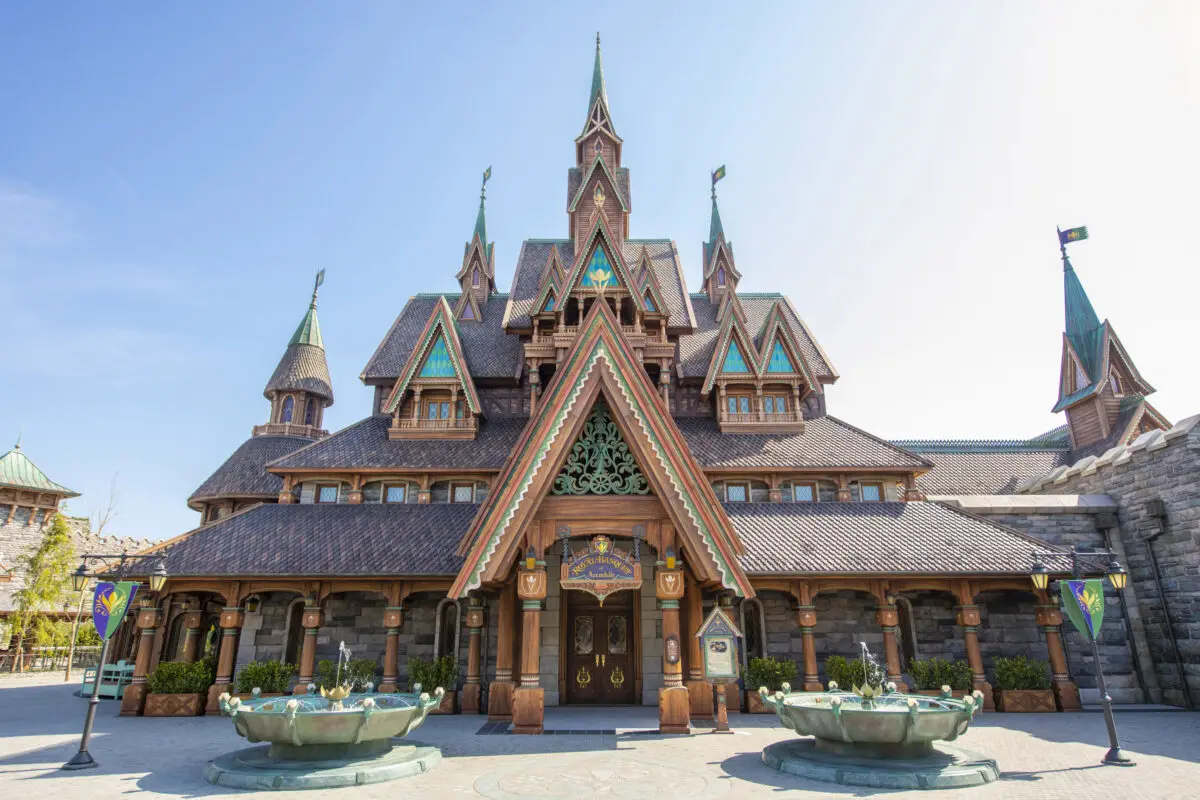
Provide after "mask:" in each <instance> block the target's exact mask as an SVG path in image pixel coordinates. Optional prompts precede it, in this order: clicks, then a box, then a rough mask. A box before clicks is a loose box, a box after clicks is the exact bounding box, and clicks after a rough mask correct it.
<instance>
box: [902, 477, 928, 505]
mask: <svg viewBox="0 0 1200 800" xmlns="http://www.w3.org/2000/svg"><path fill="white" fill-rule="evenodd" d="M904 499H905V500H908V501H912V500H924V499H925V493H924V492H922V491H921V490H920V489H918V488H917V476H916V475H911V474H910V475H905V476H904Z"/></svg>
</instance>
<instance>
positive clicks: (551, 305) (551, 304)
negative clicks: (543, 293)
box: [542, 294, 554, 311]
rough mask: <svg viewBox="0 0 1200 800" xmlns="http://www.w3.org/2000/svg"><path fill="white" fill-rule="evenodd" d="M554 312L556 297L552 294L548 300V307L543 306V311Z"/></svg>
mask: <svg viewBox="0 0 1200 800" xmlns="http://www.w3.org/2000/svg"><path fill="white" fill-rule="evenodd" d="M553 310H554V295H553V294H551V295H550V296H549V297H547V298H546V305H544V306H542V311H553Z"/></svg>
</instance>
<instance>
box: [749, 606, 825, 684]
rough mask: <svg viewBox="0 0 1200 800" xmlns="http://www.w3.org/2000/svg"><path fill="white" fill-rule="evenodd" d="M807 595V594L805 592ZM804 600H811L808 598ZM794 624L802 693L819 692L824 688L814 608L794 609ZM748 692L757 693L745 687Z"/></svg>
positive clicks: (801, 607)
mask: <svg viewBox="0 0 1200 800" xmlns="http://www.w3.org/2000/svg"><path fill="white" fill-rule="evenodd" d="M805 594H806V595H807V592H805ZM805 599H808V600H811V598H810V597H806V598H805ZM796 624H797V625H799V626H800V644H801V645H802V647H803V649H804V691H806V692H820V691H824V689H825V687H824V686H822V685H821V676H820V674H819V673H818V672H817V644H816V640H815V638H814V637H813V628H814V627H815V626H816V624H817V610H816V607H815V606H813V605H811V604H807V605H804V604H802V605H800V606H797V608H796ZM746 689H747V690H748V691H757V690H758V687H757V686H753V687H752V686H747V687H746Z"/></svg>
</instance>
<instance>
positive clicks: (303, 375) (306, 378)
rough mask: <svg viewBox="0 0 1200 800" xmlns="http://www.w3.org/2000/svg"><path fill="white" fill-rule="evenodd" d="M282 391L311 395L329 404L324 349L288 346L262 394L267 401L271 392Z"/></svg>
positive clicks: (330, 385) (330, 390)
mask: <svg viewBox="0 0 1200 800" xmlns="http://www.w3.org/2000/svg"><path fill="white" fill-rule="evenodd" d="M284 391H304V392H312V393H313V394H315V395H317V396H319V397H324V398H325V399H326V400H328V401H329V402H330V403H331V404H332V403H333V381H332V380H330V378H329V364H328V363H326V361H325V350H324V348H321V347H317V346H316V345H311V344H289V345H288V348H287V350H286V351H284V353H283V358H281V359H279V364H278V366H276V367H275V372H273V373H272V374H271V379H270V380H269V381H267V386H266V388H265V389H263V394H264V395H265V396H266V397H267V398H268V399H270V397H271V394H272V393H273V392H284Z"/></svg>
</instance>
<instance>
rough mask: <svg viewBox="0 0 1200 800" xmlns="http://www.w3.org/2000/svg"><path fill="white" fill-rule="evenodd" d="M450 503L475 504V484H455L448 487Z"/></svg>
mask: <svg viewBox="0 0 1200 800" xmlns="http://www.w3.org/2000/svg"><path fill="white" fill-rule="evenodd" d="M450 502H451V503H474V502H475V484H473V483H455V484H452V485H451V487H450Z"/></svg>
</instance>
